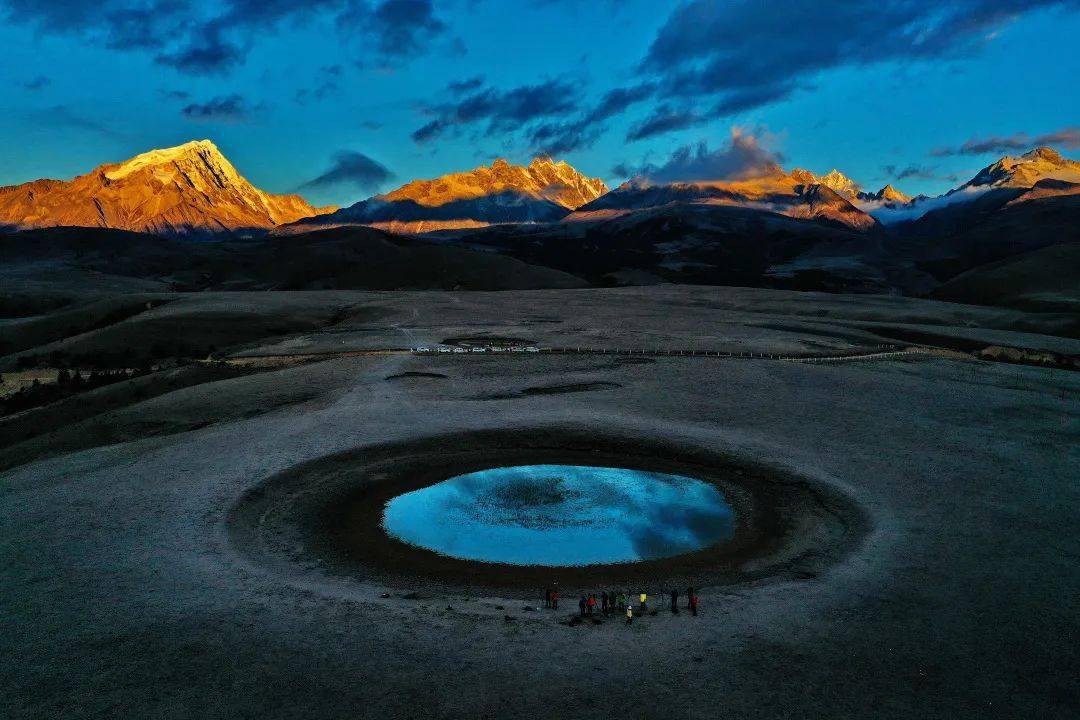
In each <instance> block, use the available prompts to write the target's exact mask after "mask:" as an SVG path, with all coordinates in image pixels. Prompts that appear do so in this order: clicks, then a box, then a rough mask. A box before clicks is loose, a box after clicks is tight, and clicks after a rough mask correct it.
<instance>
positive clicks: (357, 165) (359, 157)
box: [300, 150, 396, 192]
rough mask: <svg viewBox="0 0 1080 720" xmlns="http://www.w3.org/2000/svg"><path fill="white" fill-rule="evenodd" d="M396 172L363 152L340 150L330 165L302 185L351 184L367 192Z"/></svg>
mask: <svg viewBox="0 0 1080 720" xmlns="http://www.w3.org/2000/svg"><path fill="white" fill-rule="evenodd" d="M394 177H396V176H395V174H394V173H393V172H392V171H391V170H390V169H389V168H387V167H386V166H385V165H383V164H382V163H380V162H379V161H377V160H374V159H372V158H371V157H369V156H367V155H365V154H364V153H361V152H356V151H354V150H339V151H338V152H337V153H335V154H334V157H333V159H332V161H331V163H330V167H329V168H328V169H327V170H326V171H325V172H323V173H322V174H320V175H318V176H317V177H314V178H312V179H311V180H308V181H307V182H306V183H304V184H303V185H301V186H300V189H301V190H311V189H316V188H325V187H331V186H334V185H351V186H353V187H355V188H357V189H359V190H363V191H365V192H373V191H375V190H377V189H378V188H379V186H381V185H382V184H383V183H385V182H387V181H388V180H392V179H393V178H394Z"/></svg>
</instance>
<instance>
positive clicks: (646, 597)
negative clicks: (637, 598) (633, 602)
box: [641, 593, 649, 613]
mask: <svg viewBox="0 0 1080 720" xmlns="http://www.w3.org/2000/svg"><path fill="white" fill-rule="evenodd" d="M648 600H649V594H648V593H641V612H642V613H644V612H645V611H646V610H648V607H647V606H646V605H645V603H646V602H648Z"/></svg>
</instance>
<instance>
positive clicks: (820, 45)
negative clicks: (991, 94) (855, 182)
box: [631, 0, 1077, 137]
mask: <svg viewBox="0 0 1080 720" xmlns="http://www.w3.org/2000/svg"><path fill="white" fill-rule="evenodd" d="M1076 4H1077V3H1076V0H958V1H957V2H951V3H924V2H912V1H911V0H875V1H874V2H855V1H853V2H829V3H788V4H785V5H784V7H783V8H782V9H780V8H772V7H768V6H763V5H762V4H761V3H760V2H757V1H756V0H736V1H734V2H724V3H718V2H715V1H714V0H689V1H688V2H684V3H682V4H681V5H679V6H678V7H677V8H676V9H675V10H674V11H673V12H672V13H671V15H670V16H669V17H668V18H667V20H666V21H665V23H664V24H663V25H662V26H661V28H660V30H659V31H658V32H657V34H656V37H655V38H654V40H653V42H652V44H651V45H650V47H649V50H648V52H647V53H646V56H645V59H644V60H643V61H642V63H641V64H640V66H639V70H640V72H641V73H642V76H643V77H644V78H648V79H649V80H651V81H653V82H655V83H656V86H657V89H656V94H657V97H658V98H659V99H660V102H661V105H660V106H658V107H657V108H655V109H654V111H653V112H652V114H651V115H650V117H649V118H647V119H645V120H644V121H642V122H641V123H639V128H637V129H635V130H634V131H632V132H631V136H639V137H648V136H649V135H653V134H657V133H660V132H664V131H670V130H676V129H681V128H684V127H687V126H688V125H690V124H693V120H694V117H695V115H694V113H691V112H687V111H685V110H682V111H679V110H676V111H673V110H671V107H672V106H674V105H678V103H676V102H674V101H676V100H682V101H683V102H684V105H685V103H686V101H689V100H698V99H701V98H715V103H716V104H715V105H714V106H713V107H712V108H711V109H710V110H709V111H707V112H702V113H701V114H700V116H697V118H698V121H699V122H700V121H704V120H707V119H712V118H720V117H727V116H730V115H734V114H736V113H739V112H744V111H747V110H752V109H754V108H756V107H761V106H763V105H768V104H771V103H774V102H777V101H779V100H783V99H784V98H787V97H788V96H790V95H791V94H792V93H793V92H794V91H795V90H797V89H798V88H800V87H803V86H805V85H806V83H807V82H808V81H809V80H810V79H812V78H813V77H814V76H815V75H816V74H817V73H820V72H824V71H827V70H830V69H834V68H838V67H842V66H851V65H866V64H871V63H878V62H883V61H896V60H927V59H935V58H942V57H960V56H962V55H964V54H966V53H970V52H972V51H973V50H975V49H977V48H978V47H980V46H981V45H983V44H985V43H986V42H988V41H989V40H988V39H989V38H990V37H992V34H993V31H994V30H995V29H996V28H998V27H999V26H1001V25H1003V24H1004V23H1006V22H1008V21H1010V20H1012V19H1013V18H1015V17H1016V16H1018V15H1021V14H1023V13H1025V12H1029V11H1032V10H1035V9H1038V8H1044V7H1049V6H1054V5H1061V6H1075V5H1076Z"/></svg>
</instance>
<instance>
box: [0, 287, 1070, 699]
mask: <svg viewBox="0 0 1080 720" xmlns="http://www.w3.org/2000/svg"><path fill="white" fill-rule="evenodd" d="M140 290H141V291H144V293H145V289H140ZM151 294H153V293H151ZM158 296H160V298H159V299H164V300H169V302H164V303H161V304H157V305H153V306H152V307H149V308H147V309H145V310H142V311H139V312H136V313H135V314H134V315H130V316H127V315H125V317H124V318H123V319H120V320H118V321H116V322H114V323H111V324H108V325H106V326H103V327H93V325H95V324H98V323H89V324H88V325H87V326H86V328H87V329H83V330H81V331H80V332H79V333H78V334H76V335H65V334H64V333H60V334H59V335H57V334H55V333H54V332H53V331H52V330H48V328H52V327H55V326H56V323H55V322H51V321H49V317H48V316H42V317H41V318H38V319H36V320H35V319H34V318H29V319H27V318H23V319H20V321H19V323H18V325H19V332H20V335H19V337H20V338H40V339H41V341H42V342H46V343H47V347H48V348H49V350H50V351H52V350H60V351H62V352H63V353H71V354H72V355H78V354H79V353H84V352H90V351H98V350H100V349H101V348H109V347H116V346H117V345H118V344H119V345H121V346H123V347H134V348H137V347H141V346H142V345H143V344H145V343H147V342H150V341H158V342H162V341H163V338H170V337H172V336H173V335H174V334H177V333H181V332H182V333H183V334H184V338H183V339H184V342H185V343H188V344H191V345H196V344H198V343H206V344H213V345H215V352H216V353H217V355H218V356H219V357H222V358H231V357H234V356H236V355H238V354H240V355H245V356H248V357H258V356H266V355H274V356H279V355H289V354H292V353H310V352H316V351H326V352H341V351H347V350H377V349H380V348H393V347H409V346H412V345H419V344H425V343H431V342H436V341H441V340H445V339H450V338H458V339H460V338H468V337H476V336H486V337H499V338H517V339H521V340H533V341H536V342H538V343H541V344H545V345H573V344H583V345H602V346H610V347H620V346H622V347H626V346H633V347H650V346H654V345H665V344H669V345H672V346H685V347H687V348H699V349H701V348H708V349H715V350H733V351H740V352H741V351H753V352H777V353H780V352H828V351H836V350H850V349H852V348H856V347H862V346H875V345H877V344H880V343H885V342H896V341H897V340H900V341H904V342H915V341H916V340H914V339H912V335H911V334H912V333H915V334H917V335H919V337H922V338H924V341H925V342H931V343H932V344H946V345H949V346H951V347H956V348H959V349H971V350H974V349H976V347H977V346H990V345H997V346H1007V347H1014V348H1022V349H1025V350H1033V351H1034V350H1038V351H1049V352H1052V353H1055V354H1056V356H1071V357H1075V356H1076V355H1078V354H1080V341H1077V340H1076V339H1074V338H1075V336H1076V332H1075V327H1076V320H1075V317H1070V316H1068V315H1065V314H1049V313H1044V314H1037V313H1022V312H1019V311H1015V310H1005V309H990V308H976V307H971V306H963V305H952V304H948V303H937V302H930V301H918V300H909V299H902V298H888V297H868V296H861V297H859V296H830V295H819V294H800V293H787V292H773V291H764V290H745V289H729V288H694V287H682V288H672V287H656V288H635V289H624V290H611V291H605V290H571V291H528V292H517V291H515V292H507V293H474V294H469V293H347V292H327V293H250V294H248V293H243V294H235V295H230V294H228V293H207V294H199V295H195V296H183V295H175V294H168V293H160V294H156V295H154V297H158ZM143 299H144V296H140V302H142V301H143ZM151 299H152V298H151ZM136 309H137V308H136ZM57 312H69V311H68V310H58V311H57ZM10 322H11V321H5V323H10ZM36 322H40V323H41V325H40V326H35V323H36ZM5 327H10V325H9V324H5V325H0V329H3V328H5ZM42 328H45V330H42ZM905 333H907V334H906V335H905ZM901 336H903V337H901ZM230 338H231V340H230ZM230 343H231V344H230ZM35 349H37V350H40V347H37V346H35V348H30V349H29V350H30V351H33V350H35ZM26 351H27V350H24V349H21V348H20V349H19V350H18V352H19V353H22V352H26ZM16 360H17V358H16V356H14V355H12V356H8V357H7V358H3V359H0V363H2V365H3V367H4V368H5V372H6V371H7V370H9V369H10V370H13V369H14V365H15V363H16ZM251 362H255V361H251ZM280 364H281V367H278V366H277V365H275V363H269V367H262V368H260V369H259V370H260V371H259V372H257V373H254V374H240V375H236V374H235V373H229V374H228V375H227V376H219V375H215V374H209V375H208V376H207V377H206V381H205V382H198V383H197V384H193V385H185V384H184V382H176V383H175V386H174V387H170V386H168V385H161V386H160V387H156V388H153V391H152V392H147V393H146V396H145V397H142V398H141V399H140V396H139V395H138V394H137V393H127V394H124V393H122V392H121V391H120V390H118V389H114V390H112V391H111V392H112V393H113V396H112V397H113V398H114V399H113V400H112V401H110V402H111V404H110V402H106V401H105V400H101V401H100V402H101V403H102V404H101V405H100V406H94V408H95V409H94V411H93V412H89V411H88V412H84V413H82V414H75V413H73V414H72V415H71V422H66V421H65V420H64V419H63V417H62V415H61V414H58V413H56V412H53V414H52V415H48V416H44V415H40V413H43V412H50V411H49V409H48V408H43V409H40V410H31V411H28V412H27V414H26V415H25V416H23V417H22V418H21V419H20V420H19V421H20V422H25V423H29V425H27V427H30V428H31V430H30V431H29V432H30V434H31V435H32V437H29V438H27V439H20V440H19V441H18V442H17V443H15V444H13V445H8V446H7V447H4V448H0V466H8V467H9V469H7V470H5V471H3V472H2V473H0V560H2V562H0V615H2V617H3V622H2V623H0V642H2V644H3V647H4V653H3V656H2V659H0V716H2V717H5V718H9V717H10V718H40V717H64V718H81V717H86V718H91V717H95V718H96V717H155V718H158V717H160V718H166V717H167V718H188V717H190V718H196V717H199V718H204V717H253V718H254V717H258V718H279V717H280V718H286V717H288V718H294V717H328V718H330V717H334V718H337V717H341V718H345V717H348V718H356V717H379V718H417V717H454V718H462V717H467V718H488V717H491V718H511V717H523V718H548V717H604V718H607V717H620V718H639V717H648V718H654V717H655V718H659V717H691V718H714V717H728V716H730V717H740V718H777V717H793V718H838V717H839V718H867V717H874V718H904V719H905V720H910V719H911V718H940V717H955V718H995V717H1000V718H1016V717H1031V718H1058V717H1060V718H1067V717H1072V716H1073V715H1074V713H1075V709H1076V705H1077V698H1078V696H1077V685H1076V670H1077V667H1080V657H1078V655H1080V652H1078V650H1077V643H1076V637H1077V630H1078V623H1077V618H1078V617H1080V601H1078V598H1080V571H1078V570H1077V557H1078V556H1080V543H1078V539H1077V533H1076V528H1077V524H1078V523H1077V521H1078V517H1077V507H1078V506H1080V502H1078V501H1080V497H1078V496H1080V483H1078V479H1080V449H1078V448H1080V442H1078V441H1080V401H1078V398H1080V375H1078V374H1077V373H1076V372H1075V371H1070V370H1065V369H1054V368H1049V367H1036V366H1031V365H1023V364H1006V363H1001V362H987V361H980V360H975V359H971V360H961V359H946V358H927V359H920V360H911V361H898V360H883V361H864V362H849V363H844V364H835V365H824V364H823V365H815V364H802V363H793V362H785V361H771V360H758V359H755V360H722V359H710V358H692V357H682V358H680V357H670V358H635V359H633V361H630V360H628V359H626V358H616V357H605V356H572V355H541V356H509V355H502V356H494V355H492V356H482V355H468V356H464V357H460V356H449V357H441V356H423V357H421V356H414V355H409V354H385V355H379V354H371V355H354V356H347V357H335V358H332V359H328V360H324V361H317V362H311V361H307V362H303V363H300V364H293V363H288V362H282V363H280ZM174 372H184V371H174ZM154 377H156V376H154V375H151V376H147V377H144V378H142V379H141V380H142V381H143V382H144V383H149V382H150V381H151V378H154ZM219 377H221V379H218V378H219ZM173 379H174V380H175V378H173ZM131 382H137V381H131ZM161 382H162V383H167V382H168V376H167V375H163V376H162V379H161ZM109 387H112V386H109ZM545 389H547V390H545ZM103 390H108V387H107V388H103ZM35 417H39V418H43V417H50V418H52V419H51V420H49V423H50V424H49V425H48V426H46V427H39V428H36V429H34V427H33V425H32V422H33V420H34V418H35ZM507 430H508V431H512V432H513V433H518V434H521V435H523V436H530V435H542V434H544V433H553V432H554V431H555V430H557V431H559V432H562V433H565V432H573V433H575V434H576V435H577V436H579V437H580V436H585V437H587V436H588V434H589V433H590V432H595V433H596V434H597V435H600V434H603V435H605V436H618V437H620V438H624V439H625V438H630V439H633V438H641V440H642V446H646V445H650V444H655V443H659V444H664V445H666V446H670V447H674V448H682V449H684V450H685V451H686V452H687V453H689V454H694V453H707V454H715V455H718V456H724V457H728V458H732V459H733V460H736V461H738V462H739V463H743V464H746V465H747V466H761V467H765V468H768V469H769V471H770V472H776V473H779V474H787V475H791V476H794V477H798V478H802V479H804V480H806V481H807V482H809V483H812V484H814V485H815V486H817V487H820V488H823V489H825V490H827V491H828V492H830V493H835V494H837V495H838V496H842V497H844V498H845V502H849V503H851V504H852V506H854V507H857V508H858V509H859V511H860V512H861V514H862V515H863V516H864V517H865V521H866V527H865V528H864V530H863V531H862V532H860V533H859V534H858V536H857V542H856V543H854V544H852V546H850V547H845V548H844V551H843V552H842V553H837V554H836V555H835V556H829V557H827V558H819V560H820V562H819V563H818V564H817V565H816V566H814V567H813V568H812V570H813V571H812V572H804V573H801V574H793V573H779V574H775V575H766V576H764V577H755V578H751V577H747V578H744V579H743V580H741V581H738V582H733V583H720V584H714V585H708V586H702V587H701V588H700V590H699V594H700V596H701V606H702V612H701V614H700V615H699V616H698V617H696V618H692V617H690V616H689V615H688V614H687V613H686V612H685V611H684V612H683V613H681V614H680V615H678V616H672V615H670V614H669V613H667V612H661V613H659V614H658V615H657V616H655V617H644V618H639V619H638V620H636V621H635V623H634V624H633V625H632V626H631V627H626V626H625V625H623V624H622V623H621V622H620V621H617V620H612V621H608V622H606V623H604V624H601V625H592V624H585V625H579V626H576V627H571V626H568V625H566V624H563V623H562V622H561V621H564V620H565V619H566V617H567V616H568V615H569V614H570V613H571V612H572V611H574V610H576V597H577V595H576V593H577V592H578V591H579V590H594V591H596V592H599V591H600V590H601V589H604V588H602V587H595V588H587V587H577V586H573V587H571V586H569V584H568V583H564V587H563V597H564V605H565V611H560V612H559V613H557V614H556V613H554V612H552V611H547V610H542V609H541V610H539V611H535V610H524V609H523V608H524V607H525V606H526V605H528V606H534V605H537V604H542V603H540V602H539V601H540V597H539V593H540V591H539V589H537V591H536V592H535V593H531V594H530V591H529V590H528V589H525V588H522V587H512V588H507V589H504V590H503V589H500V588H499V587H497V586H490V585H489V586H486V589H483V590H480V589H473V590H466V589H463V588H462V587H458V586H455V585H454V584H453V583H447V582H446V581H445V579H443V581H440V582H434V581H432V582H426V581H425V580H424V579H423V577H420V576H417V575H412V576H411V577H410V578H409V579H408V581H407V582H403V581H401V580H400V579H399V580H396V581H394V582H388V581H384V578H383V577H380V576H370V577H363V576H358V575H355V574H351V575H350V574H339V573H336V572H334V568H333V567H331V566H330V565H325V566H324V565H322V564H320V563H318V562H317V561H316V560H314V559H312V558H311V557H309V556H307V555H303V554H302V555H300V556H298V557H299V558H300V559H302V560H303V562H299V561H297V562H293V561H287V560H280V559H279V560H277V561H274V562H264V561H262V560H261V559H260V557H259V555H258V553H253V552H251V548H249V547H243V546H242V543H238V542H237V537H236V534H235V532H231V528H232V526H231V525H230V518H231V517H232V514H233V513H234V512H235V510H236V508H237V507H238V503H240V502H241V501H242V500H243V499H244V498H245V497H249V494H250V493H251V492H252V491H256V490H257V489H259V488H260V487H264V485H265V483H267V481H268V480H269V479H271V478H273V477H274V476H277V475H279V474H281V473H286V472H287V471H290V470H292V469H295V468H296V467H297V466H299V465H301V464H303V463H307V462H312V461H319V460H320V459H322V458H325V457H327V456H329V455H333V454H336V453H352V454H353V456H355V457H359V458H363V457H364V453H365V449H366V448H373V447H376V446H382V445H385V444H388V443H412V442H416V441H428V440H429V439H430V438H432V437H438V436H444V435H454V436H457V437H461V436H462V434H464V433H469V432H481V431H507ZM431 452H433V453H436V454H437V452H438V450H437V448H436V449H435V450H433V451H431ZM13 463H14V464H13ZM751 481H752V480H751ZM610 579H611V578H610V577H607V578H605V580H610ZM578 580H579V578H575V584H576V583H577V581H578ZM638 581H639V579H634V582H638ZM384 595H388V597H384Z"/></svg>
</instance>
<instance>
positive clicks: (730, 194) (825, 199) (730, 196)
mask: <svg viewBox="0 0 1080 720" xmlns="http://www.w3.org/2000/svg"><path fill="white" fill-rule="evenodd" d="M831 175H833V176H834V177H833V180H834V181H835V180H837V177H836V176H839V177H840V178H843V176H842V175H840V173H837V172H836V171H833V173H831ZM845 179H846V178H845ZM848 182H849V183H850V181H848ZM851 185H852V187H856V188H857V187H858V186H856V185H854V183H851ZM670 203H694V204H704V205H730V206H737V207H743V208H747V209H752V210H762V211H768V212H775V213H779V214H781V215H787V216H788V217H793V218H799V219H803V220H816V221H824V222H829V223H833V224H838V225H842V226H845V227H848V228H852V229H856V230H868V229H870V228H873V227H876V226H877V221H876V220H874V218H872V217H871V216H870V215H868V214H866V213H865V212H863V211H862V210H860V209H859V208H857V207H855V205H853V204H852V203H851V200H850V199H849V198H847V197H845V196H844V195H842V194H841V193H840V192H837V191H836V190H834V189H833V188H832V187H830V186H828V185H826V184H825V183H823V182H821V180H820V179H819V178H817V177H815V176H814V174H813V173H811V172H809V171H807V170H801V169H795V170H793V171H791V172H790V173H787V172H784V171H783V170H782V169H781V168H780V167H779V166H775V165H772V166H770V167H767V168H763V169H762V170H761V171H760V172H759V173H758V174H757V175H755V176H754V177H749V178H743V179H738V180H714V181H697V182H677V183H664V184H654V183H651V182H650V181H649V180H648V179H646V178H635V179H633V180H629V181H627V182H625V183H623V184H622V185H620V186H619V187H617V188H615V189H614V190H612V191H611V192H610V193H607V194H606V195H604V196H602V197H600V198H598V199H597V200H594V201H593V202H591V203H588V204H587V205H584V206H582V207H580V208H578V210H577V211H576V212H574V213H573V214H572V215H570V216H569V217H567V218H566V221H568V222H580V221H595V220H602V219H604V218H610V217H615V216H618V215H623V214H626V213H629V212H634V211H639V210H644V209H648V208H654V207H658V206H662V205H667V204H670Z"/></svg>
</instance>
